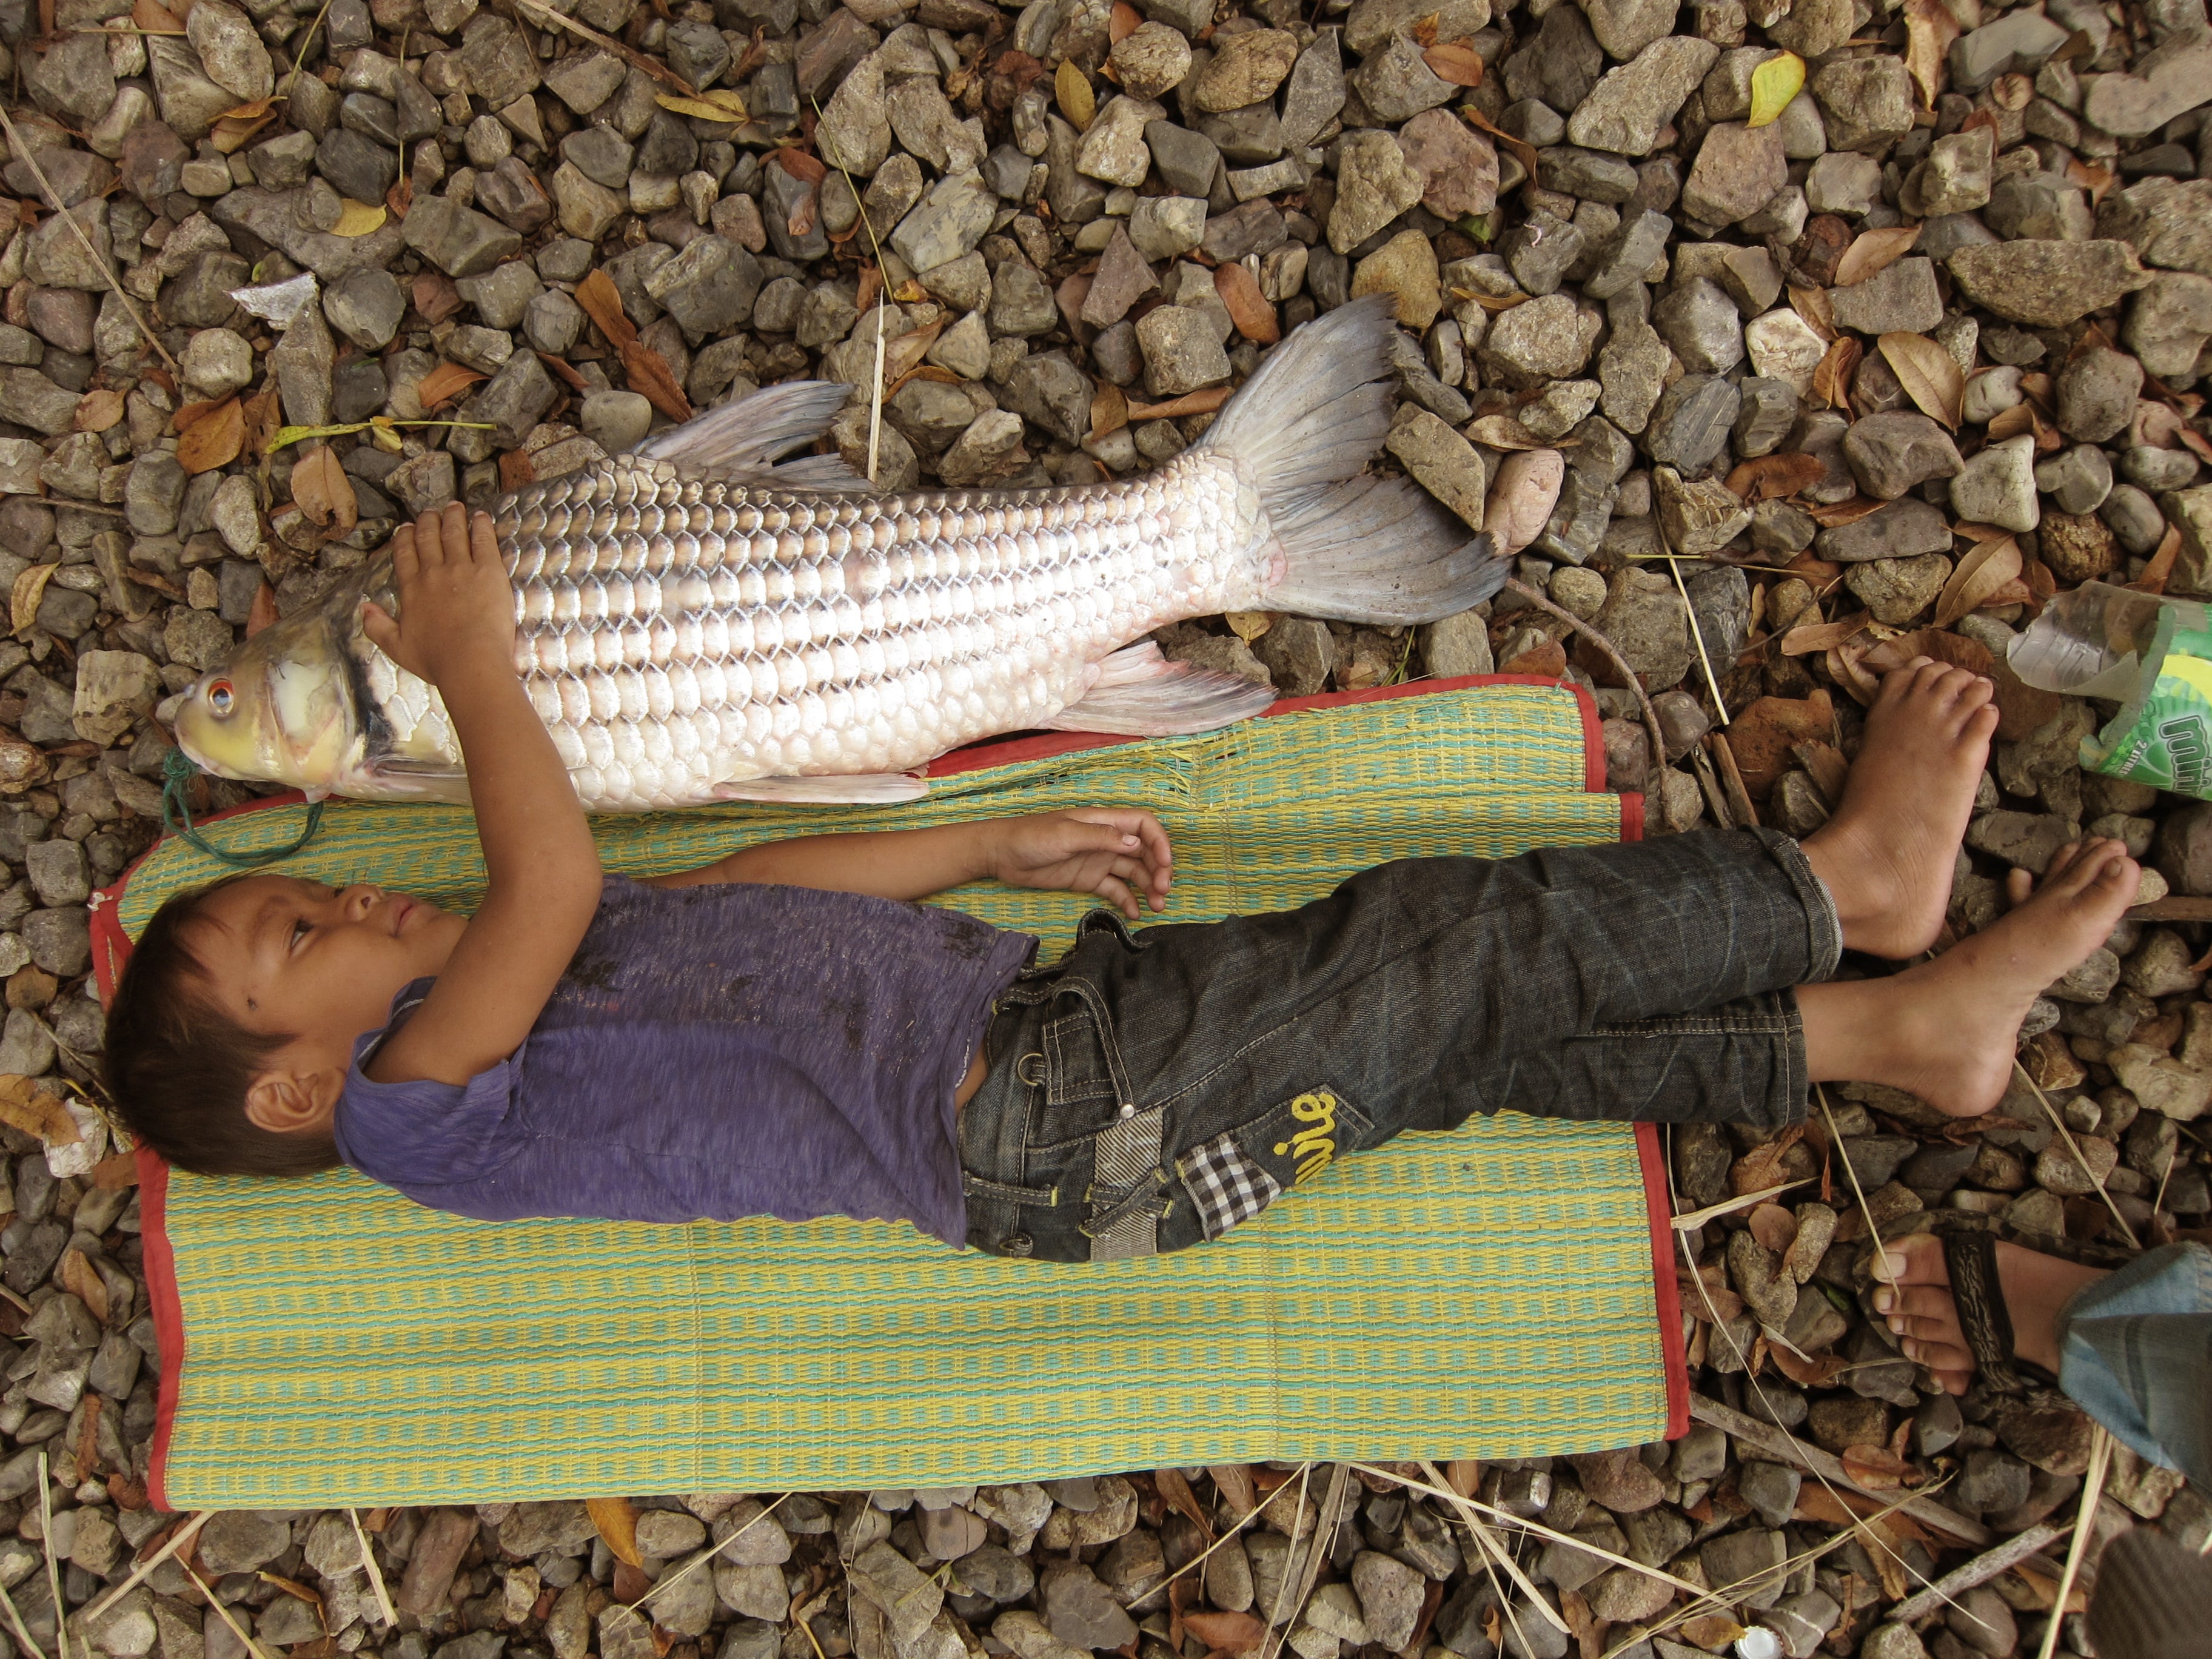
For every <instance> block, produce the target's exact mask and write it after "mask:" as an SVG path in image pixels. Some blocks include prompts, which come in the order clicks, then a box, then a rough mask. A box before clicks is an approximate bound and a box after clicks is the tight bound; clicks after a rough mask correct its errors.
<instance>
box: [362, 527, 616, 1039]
mask: <svg viewBox="0 0 2212 1659" xmlns="http://www.w3.org/2000/svg"><path fill="white" fill-rule="evenodd" d="M392 570H393V574H394V576H395V578H396V579H397V582H398V590H399V617H398V620H397V621H394V620H393V619H392V617H390V616H388V615H386V613H385V612H384V611H380V610H379V609H378V608H376V607H375V606H374V605H371V606H370V607H369V608H368V611H367V612H366V613H365V614H364V615H363V617H362V627H363V629H365V630H366V631H367V633H368V636H369V638H370V639H372V640H374V641H375V642H376V644H377V645H378V646H379V647H380V648H381V649H382V650H383V652H384V653H385V654H386V655H387V656H389V657H390V658H391V659H392V660H393V661H394V662H396V663H398V665H400V666H401V667H403V668H405V669H408V670H410V671H413V672H414V673H416V674H419V675H421V676H422V678H424V679H426V680H428V681H429V682H430V683H431V684H433V685H435V686H436V687H437V688H438V693H439V695H440V696H441V697H443V698H444V699H445V703H446V712H447V714H449V715H451V716H452V718H453V729H454V732H456V734H457V735H458V736H459V738H460V742H461V750H462V753H463V754H464V755H465V757H467V761H468V769H469V793H470V797H471V799H472V800H473V801H474V802H475V805H476V817H477V840H478V841H479V842H482V843H483V855H484V868H485V871H486V872H487V874H488V875H489V885H488V887H487V889H486V890H485V893H484V900H483V904H482V906H480V907H479V908H478V909H477V913H476V915H474V916H473V917H471V919H470V921H469V925H468V929H467V931H466V932H465V933H463V934H462V935H461V938H460V942H459V944H457V945H454V947H453V955H452V956H451V957H449V958H447V963H446V967H445V970H444V971H443V972H442V973H441V974H440V975H438V982H437V986H436V987H435V989H433V990H432V992H431V993H430V995H429V997H428V1000H426V1001H425V1002H424V1003H423V1005H422V1008H421V1009H420V1010H419V1011H418V1012H416V1015H415V1017H414V1018H412V1019H410V1020H409V1021H408V1022H407V1024H405V1025H404V1026H403V1027H402V1028H401V1029H400V1030H399V1031H398V1034H397V1035H396V1036H393V1037H392V1040H391V1041H390V1042H387V1043H386V1044H385V1045H384V1047H383V1048H380V1050H378V1052H377V1054H376V1058H375V1060H374V1061H373V1062H372V1063H371V1065H370V1066H369V1073H370V1075H371V1076H372V1077H374V1079H377V1080H378V1081H380V1082H386V1083H392V1082H400V1081H404V1080H406V1079H415V1078H430V1079H436V1080H437V1081H439V1082H441V1083H465V1082H467V1081H468V1080H469V1079H471V1078H472V1077H474V1076H475V1075H476V1074H477V1073H479V1072H482V1071H484V1070H486V1069H487V1068H488V1067H489V1066H495V1065H496V1064H497V1063H498V1062H499V1061H501V1060H504V1059H506V1058H507V1056H508V1055H509V1054H513V1052H514V1050H515V1049H516V1048H518V1047H520V1044H521V1042H522V1040H523V1038H524V1037H526V1036H528V1035H529V1034H530V1028H531V1027H532V1025H534V1024H536V1023H537V1021H538V1014H539V1012H541V1011H542V1010H543V1009H544V1006H545V1000H546V998H548V997H549V996H550V995H551V994H553V987H554V986H555V985H556V983H557V982H558V981H559V980H560V977H561V975H562V971H563V970H565V969H567V967H568V961H569V958H570V957H573V956H574V955H575V953H576V945H577V943H578V942H579V941H580V939H582V938H583V937H584V930H585V929H586V927H589V926H590V925H591V921H592V914H593V912H594V911H596V910H597V909H598V908H599V885H600V873H599V852H598V849H597V848H594V847H593V846H592V836H591V831H590V830H589V829H587V828H586V825H585V822H584V809H583V808H582V807H581V806H580V805H578V804H577V800H576V792H575V788H574V786H573V785H572V784H571V783H570V782H569V781H568V769H567V768H566V767H565V766H563V765H562V763H561V757H560V753H559V751H558V750H556V749H555V748H554V746H553V739H552V737H551V735H550V733H548V732H547V731H546V730H545V726H544V722H543V721H542V720H539V719H538V712H537V710H535V709H534V708H532V707H531V706H530V699H529V697H528V696H526V695H525V693H524V691H523V689H522V682H521V681H520V679H518V678H516V677H515V671H514V594H513V588H512V587H511V586H509V584H508V582H507V571H506V568H505V567H504V566H503V565H501V562H500V556H499V544H498V542H497V540H496V539H495V538H494V536H493V534H492V527H491V519H490V517H489V514H486V513H477V514H476V515H475V518H474V520H473V521H471V518H470V515H469V514H468V513H466V512H465V511H464V510H463V508H462V507H461V506H460V505H459V503H458V502H453V503H449V504H448V505H447V507H446V508H445V509H444V511H443V512H442V513H424V514H423V515H422V518H421V519H420V520H417V521H416V523H415V524H414V525H412V526H405V525H403V526H401V527H400V529H399V532H398V534H397V535H396V536H394V537H393V538H392Z"/></svg>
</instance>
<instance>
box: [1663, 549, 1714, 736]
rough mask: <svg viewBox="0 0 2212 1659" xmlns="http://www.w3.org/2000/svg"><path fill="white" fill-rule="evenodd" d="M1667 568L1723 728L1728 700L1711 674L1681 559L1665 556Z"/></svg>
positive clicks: (1696, 608)
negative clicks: (1686, 619) (1679, 596)
mask: <svg viewBox="0 0 2212 1659" xmlns="http://www.w3.org/2000/svg"><path fill="white" fill-rule="evenodd" d="M1666 560H1667V568H1668V569H1669V570H1671V571H1673V572H1674V590H1675V592H1678V593H1680V595H1681V596H1682V610H1683V611H1684V613H1685V614H1686V615H1687V616H1688V617H1689V618H1690V639H1691V641H1692V643H1694V644H1695V645H1696V646H1697V647H1698V661H1699V664H1700V665H1702V666H1703V667H1704V669H1705V686H1706V689H1707V690H1710V691H1711V693H1712V694H1713V713H1714V714H1715V716H1716V717H1717V719H1718V720H1720V723H1721V724H1722V725H1723V726H1726V725H1727V724H1728V723H1729V712H1728V700H1727V699H1726V698H1724V697H1723V696H1721V683H1720V678H1719V676H1717V675H1716V674H1715V673H1714V672H1713V659H1712V653H1711V652H1709V651H1707V650H1706V649H1705V629H1703V628H1701V627H1700V626H1699V623H1698V607H1697V606H1696V605H1692V604H1691V603H1690V585H1689V584H1688V583H1687V582H1686V581H1684V580H1682V557H1681V555H1680V554H1679V553H1669V554H1668V555H1666Z"/></svg>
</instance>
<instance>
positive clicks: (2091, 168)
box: [2066, 159, 2120, 203]
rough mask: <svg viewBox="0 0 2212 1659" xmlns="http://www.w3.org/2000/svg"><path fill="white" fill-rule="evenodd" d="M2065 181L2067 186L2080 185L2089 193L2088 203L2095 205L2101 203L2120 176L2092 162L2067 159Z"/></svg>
mask: <svg viewBox="0 0 2212 1659" xmlns="http://www.w3.org/2000/svg"><path fill="white" fill-rule="evenodd" d="M2066 181H2067V183H2069V184H2072V185H2081V188H2082V189H2084V190H2086V191H2088V192H2089V199H2090V201H2091V202H2093V203H2096V202H2101V201H2103V200H2104V199H2105V197H2106V193H2107V192H2108V191H2111V189H2112V186H2113V185H2117V184H2118V183H2119V182H2120V175H2119V174H2118V173H2115V172H2113V171H2112V168H2110V167H2100V166H2099V165H2098V164H2097V163H2096V162H2094V161H2081V160H2078V159H2069V160H2068V161H2067V163H2066Z"/></svg>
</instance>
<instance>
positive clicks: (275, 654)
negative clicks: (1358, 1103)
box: [176, 606, 363, 800]
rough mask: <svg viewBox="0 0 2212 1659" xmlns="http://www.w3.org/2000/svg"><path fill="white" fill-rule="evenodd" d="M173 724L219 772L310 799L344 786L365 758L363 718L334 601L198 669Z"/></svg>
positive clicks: (200, 760) (199, 759)
mask: <svg viewBox="0 0 2212 1659" xmlns="http://www.w3.org/2000/svg"><path fill="white" fill-rule="evenodd" d="M176 733H177V743H178V745H179V747H180V748H182V749H183V750H184V751H185V754H187V755H188V756H190V757H191V758H192V760H193V761H194V762H196V763H197V764H198V765H199V766H200V767H201V768H202V769H204V770H205V771H209V772H212V773H214V774H215V775H216V776H218V777H225V778H237V779H240V780H241V781H247V782H262V783H288V784H290V785H291V786H292V787H295V788H296V789H301V790H304V791H305V792H306V793H307V797H308V799H311V800H320V799H322V798H323V797H324V796H325V795H328V794H332V793H344V792H345V787H346V784H347V782H348V781H349V778H350V777H351V775H352V774H353V773H354V772H355V770H356V769H357V768H358V767H359V765H360V762H361V757H362V748H363V734H362V720H361V719H360V716H359V714H358V711H357V708H356V701H355V695H354V675H353V671H352V665H351V660H350V659H349V655H348V653H347V651H346V648H345V644H344V641H343V639H342V637H341V635H340V630H339V629H338V628H337V626H336V619H335V618H334V617H332V616H331V612H330V611H329V610H328V608H327V607H320V606H319V607H316V608H314V609H311V610H308V611H303V612H301V614H299V615H297V616H295V617H287V618H286V619H285V620H283V621H282V622H279V623H272V624H270V626H269V627H267V628H264V629H262V630H261V631H260V632H259V633H258V634H256V635H254V636H253V637H252V639H250V640H248V641H246V643H245V644H244V645H242V646H240V647H239V648H238V650H237V651H236V652H234V653H233V654H232V656H231V658H230V660H229V661H228V662H226V663H225V664H223V665H222V667H220V668H216V669H212V670H210V671H209V672H207V673H205V674H203V675H201V676H200V678H198V679H197V680H196V681H195V682H193V684H192V686H191V690H188V691H186V692H185V695H184V699H183V701H182V702H179V704H178V705H177V720H176Z"/></svg>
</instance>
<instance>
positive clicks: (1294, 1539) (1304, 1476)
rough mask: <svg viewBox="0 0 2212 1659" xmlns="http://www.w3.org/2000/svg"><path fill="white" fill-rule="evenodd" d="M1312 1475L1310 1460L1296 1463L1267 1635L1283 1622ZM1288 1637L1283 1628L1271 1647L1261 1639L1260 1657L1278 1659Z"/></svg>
mask: <svg viewBox="0 0 2212 1659" xmlns="http://www.w3.org/2000/svg"><path fill="white" fill-rule="evenodd" d="M1312 1476H1313V1464H1312V1462H1311V1461H1310V1460H1309V1461H1308V1462H1304V1463H1301V1464H1299V1465H1298V1501H1297V1506H1296V1507H1295V1508H1294V1509H1293V1510H1291V1547H1290V1548H1289V1549H1287V1550H1285V1552H1284V1553H1283V1576H1282V1577H1280V1578H1279V1579H1277V1580H1276V1581H1275V1601H1274V1605H1273V1607H1270V1608H1268V1610H1267V1635H1268V1636H1273V1635H1274V1633H1275V1631H1276V1628H1277V1626H1280V1625H1281V1624H1282V1622H1283V1603H1284V1601H1285V1600H1287V1599H1288V1597H1287V1595H1285V1592H1286V1591H1288V1590H1289V1589H1290V1588H1291V1567H1293V1566H1294V1565H1297V1559H1298V1538H1299V1535H1300V1534H1302V1533H1303V1532H1304V1530H1305V1524H1306V1485H1307V1483H1308V1481H1310V1480H1311V1479H1312ZM1296 1610H1297V1604H1296V1603H1292V1611H1293V1612H1295V1611H1296ZM1289 1639H1290V1632H1289V1631H1288V1630H1287V1629H1285V1631H1284V1632H1283V1636H1282V1638H1281V1640H1279V1641H1277V1642H1276V1644H1275V1645H1274V1646H1273V1647H1272V1648H1269V1647H1267V1645H1266V1643H1265V1642H1264V1641H1262V1643H1261V1656H1260V1659H1278V1656H1279V1655H1280V1654H1281V1652H1282V1650H1283V1643H1284V1642H1285V1641H1288V1640H1289Z"/></svg>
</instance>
